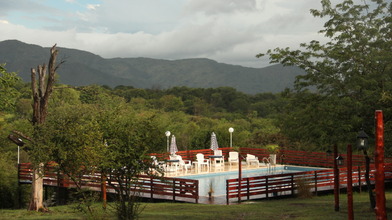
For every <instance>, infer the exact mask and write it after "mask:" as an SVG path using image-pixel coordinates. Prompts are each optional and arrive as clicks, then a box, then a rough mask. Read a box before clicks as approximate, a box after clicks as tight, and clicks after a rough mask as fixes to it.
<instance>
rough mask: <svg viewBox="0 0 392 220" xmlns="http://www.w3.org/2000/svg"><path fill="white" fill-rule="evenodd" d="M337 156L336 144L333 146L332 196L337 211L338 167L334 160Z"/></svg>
mask: <svg viewBox="0 0 392 220" xmlns="http://www.w3.org/2000/svg"><path fill="white" fill-rule="evenodd" d="M337 157H338V146H337V145H336V144H335V145H334V146H333V173H334V181H333V182H334V190H333V192H334V197H335V212H338V211H339V209H340V208H339V168H338V164H337V161H336V158H337Z"/></svg>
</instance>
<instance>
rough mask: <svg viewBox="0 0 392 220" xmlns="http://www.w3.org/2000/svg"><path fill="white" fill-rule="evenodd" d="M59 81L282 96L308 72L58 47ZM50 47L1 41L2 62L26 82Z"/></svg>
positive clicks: (47, 58)
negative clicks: (227, 89)
mask: <svg viewBox="0 0 392 220" xmlns="http://www.w3.org/2000/svg"><path fill="white" fill-rule="evenodd" d="M57 48H58V50H59V55H58V57H57V59H58V60H63V61H65V63H63V64H62V65H61V66H60V68H59V69H58V70H57V73H58V75H59V83H62V84H67V85H73V86H82V85H91V84H98V85H107V86H110V87H115V86H118V85H125V86H133V87H135V88H161V89H167V88H171V87H175V86H186V87H191V88H216V87H224V86H227V87H233V88H235V89H237V90H238V91H241V92H244V93H247V94H256V93H265V92H271V93H278V92H281V91H283V90H284V89H285V88H292V87H293V83H294V80H295V77H296V76H298V75H301V74H304V71H303V70H301V69H299V68H297V67H283V66H282V65H280V64H277V65H271V66H268V67H265V68H250V67H243V66H238V65H231V64H224V63H218V62H216V61H214V60H210V59H205V58H194V59H181V60H163V59H151V58H142V57H139V58H111V59H105V58H102V57H100V56H98V55H95V54H93V53H90V52H87V51H82V50H77V49H68V48H62V47H57ZM49 51H50V48H45V47H41V46H38V45H33V44H26V43H23V42H20V41H18V40H6V41H1V42H0V63H2V64H3V63H5V64H6V69H7V71H9V72H17V73H18V75H19V76H20V77H21V78H22V79H23V80H24V81H26V82H29V81H30V69H31V68H35V67H36V66H37V65H39V64H44V63H47V62H48V61H49V55H50V52H49Z"/></svg>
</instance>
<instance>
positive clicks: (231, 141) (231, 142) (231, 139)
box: [229, 128, 234, 147]
mask: <svg viewBox="0 0 392 220" xmlns="http://www.w3.org/2000/svg"><path fill="white" fill-rule="evenodd" d="M229 132H230V147H233V132H234V128H229Z"/></svg>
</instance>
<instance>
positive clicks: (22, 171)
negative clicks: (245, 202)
mask: <svg viewBox="0 0 392 220" xmlns="http://www.w3.org/2000/svg"><path fill="white" fill-rule="evenodd" d="M220 150H222V153H223V156H224V158H226V159H227V158H228V155H229V152H230V151H233V149H232V148H220ZM198 153H202V154H204V155H205V156H209V155H213V154H214V153H213V151H212V150H210V149H202V150H190V151H189V150H188V151H179V152H177V154H178V155H181V156H182V157H183V159H184V160H192V161H194V160H195V158H196V154H198ZM248 153H249V154H253V155H255V156H257V157H258V158H259V160H260V161H261V160H262V159H263V158H264V157H269V155H270V154H269V152H268V151H267V150H266V149H258V148H241V155H242V157H245V156H246V154H248ZM152 155H155V156H157V158H158V159H161V160H165V159H168V154H167V153H165V154H152ZM342 156H343V157H347V156H346V155H345V154H342ZM333 160H334V158H333V156H331V155H329V154H327V153H325V152H305V151H293V150H279V151H278V152H277V163H281V164H292V165H302V166H316V167H332V166H333ZM364 161H365V160H364V156H363V155H353V165H354V166H357V167H356V168H355V169H354V168H353V184H354V185H355V184H356V185H359V186H361V185H364V183H365V180H364V174H365V171H364V168H363V166H364V163H365V162H364ZM372 167H374V166H373V165H372ZM340 170H341V172H340V183H341V185H345V184H347V174H346V168H341V169H340ZM18 173H19V174H18V177H19V182H20V183H31V182H32V176H33V169H32V167H31V165H30V164H28V163H24V164H19V168H18ZM373 176H374V169H373V168H372V171H371V178H373ZM43 178H44V184H45V185H46V186H55V187H70V188H76V184H75V183H74V182H73V181H71V180H70V179H68V178H67V176H65V175H63V174H61V173H58V172H57V169H56V168H55V166H54V165H53V164H48V165H47V166H46V167H45V173H44V177H43ZM299 179H302V180H305V182H307V183H308V185H311V186H312V188H313V191H314V192H316V193H317V191H318V190H320V189H321V190H322V189H325V188H328V187H331V186H333V181H334V176H333V170H322V171H320V170H318V171H308V172H301V173H296V174H280V175H272V176H260V177H249V178H242V180H241V188H240V196H241V198H243V197H246V198H247V199H251V198H252V197H260V196H264V197H267V198H268V197H269V196H273V195H276V194H290V193H291V194H293V193H294V192H295V190H297V188H298V183H297V182H298V181H297V182H296V180H299ZM385 179H392V158H385ZM81 183H82V187H85V188H89V189H91V190H95V191H100V190H102V188H103V187H104V185H103V183H104V184H105V188H106V189H107V190H108V191H109V192H115V187H113V186H111V185H110V184H108V181H107V180H106V181H103V179H102V176H101V173H100V172H95V173H91V174H89V175H84V176H82V177H81ZM137 185H138V188H137V189H138V190H140V192H141V193H142V194H143V196H144V197H150V198H164V199H171V200H186V201H189V200H194V201H195V202H196V203H198V200H199V184H198V180H188V179H182V178H181V179H180V178H167V177H165V178H161V179H160V178H152V177H150V176H144V175H141V176H139V179H138V183H137ZM238 188H239V183H238V179H231V180H227V183H226V191H227V194H226V197H227V202H229V200H230V199H232V198H238Z"/></svg>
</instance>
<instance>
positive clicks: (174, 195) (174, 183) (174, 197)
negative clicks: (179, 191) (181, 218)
mask: <svg viewBox="0 0 392 220" xmlns="http://www.w3.org/2000/svg"><path fill="white" fill-rule="evenodd" d="M173 201H176V180H175V179H173Z"/></svg>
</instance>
